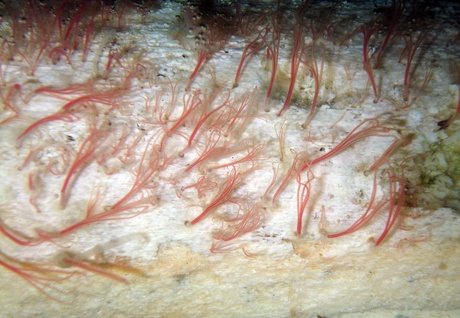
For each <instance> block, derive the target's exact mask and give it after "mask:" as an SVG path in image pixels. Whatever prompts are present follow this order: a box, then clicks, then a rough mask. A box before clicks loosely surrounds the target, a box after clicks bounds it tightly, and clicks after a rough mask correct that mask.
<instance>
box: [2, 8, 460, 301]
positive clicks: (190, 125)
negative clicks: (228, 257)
mask: <svg viewBox="0 0 460 318" xmlns="http://www.w3.org/2000/svg"><path fill="white" fill-rule="evenodd" d="M121 3H123V4H124V5H121ZM13 9H14V10H13ZM13 9H12V10H11V12H9V15H8V18H9V20H8V19H6V20H5V22H4V23H7V24H8V25H9V27H10V29H11V34H9V35H8V36H6V37H4V38H3V42H2V46H1V51H0V59H1V63H0V81H1V100H2V108H1V111H0V115H1V117H0V125H1V126H2V128H3V129H5V130H6V129H8V130H10V131H13V132H14V134H15V135H14V137H15V141H14V143H11V144H12V145H14V146H15V147H16V148H15V149H17V150H13V149H7V151H10V152H11V151H17V152H18V154H19V158H21V162H20V163H18V164H17V168H18V170H19V171H20V173H21V174H23V175H27V189H26V190H25V191H24V193H27V195H28V204H27V205H25V204H22V205H20V204H19V203H15V204H13V203H11V206H8V207H7V206H6V205H4V206H3V207H2V210H1V211H0V232H1V233H2V238H1V240H2V244H3V242H5V243H4V244H8V246H9V247H8V249H10V250H11V249H14V248H12V247H11V246H20V247H21V248H23V249H27V248H30V249H33V248H35V247H36V246H38V245H41V244H52V245H55V246H58V247H60V246H62V245H66V246H72V242H73V240H74V239H75V238H76V237H77V238H78V235H79V233H81V232H85V233H88V232H89V233H91V232H92V231H93V229H94V228H95V227H96V228H97V226H99V225H100V224H102V223H104V222H116V221H120V222H121V221H122V220H126V219H130V218H133V217H136V216H139V215H149V214H151V215H153V213H154V211H157V210H158V209H161V207H162V204H163V202H162V194H163V192H165V191H168V190H171V189H172V191H173V194H176V196H177V199H178V200H179V201H180V202H181V204H182V205H187V206H189V207H190V211H189V212H186V213H184V215H179V216H176V217H177V218H185V219H183V222H184V223H185V224H184V226H194V225H195V224H197V223H200V222H205V221H204V220H205V219H210V218H211V217H213V218H214V220H216V221H218V222H220V224H221V227H220V228H218V229H217V230H214V231H213V232H212V239H213V243H212V246H211V252H213V253H223V252H229V251H232V250H236V249H242V250H243V252H244V253H245V254H246V255H248V256H252V255H253V254H252V253H251V252H250V251H248V249H247V248H246V247H245V244H244V240H243V239H242V238H244V237H245V236H246V235H247V234H248V233H251V232H254V231H257V230H259V229H260V228H261V226H262V225H263V224H265V222H266V220H267V219H268V217H269V216H270V210H271V208H273V207H278V206H281V207H282V206H283V202H280V201H281V200H280V199H279V198H280V195H281V194H282V193H283V192H285V191H287V190H286V189H287V187H288V185H290V184H292V183H295V184H296V186H297V192H296V198H297V199H296V202H297V226H296V232H297V235H298V236H299V237H301V236H302V232H303V230H304V214H305V212H306V211H307V205H308V204H309V203H310V197H311V193H312V187H313V186H314V182H313V180H314V179H315V167H317V166H319V165H321V164H322V163H324V162H326V161H328V160H330V159H331V158H333V157H335V156H337V155H339V154H341V153H342V152H343V151H345V150H348V149H351V148H352V146H353V145H355V144H356V143H358V142H361V141H363V140H369V139H371V138H387V139H388V140H393V142H392V143H391V144H390V145H389V146H388V147H387V148H386V149H384V150H383V151H382V152H381V155H380V156H379V157H378V158H377V159H376V160H375V161H374V162H373V163H370V167H369V168H368V169H365V170H366V173H368V174H370V175H372V176H373V179H372V180H373V181H372V189H371V194H370V197H369V202H368V205H367V208H366V209H365V211H364V213H363V214H362V216H361V217H359V218H357V219H356V221H354V223H353V224H352V225H351V226H349V227H348V228H346V229H343V230H339V231H338V232H336V233H328V232H329V231H327V230H326V229H325V215H324V214H323V215H322V218H321V224H320V226H321V230H322V232H323V233H325V234H326V235H327V236H328V237H330V238H333V237H339V236H342V235H346V234H350V233H352V232H355V231H357V230H358V229H360V228H362V227H363V226H365V225H366V224H367V223H368V222H369V221H370V220H371V219H372V218H373V217H374V216H375V215H376V214H377V213H386V214H387V216H386V222H385V226H384V228H383V230H382V232H381V234H380V235H379V236H378V238H377V239H376V240H375V244H376V245H378V244H380V243H381V242H382V241H384V240H385V238H387V237H388V234H389V233H390V232H391V231H392V230H393V229H394V227H395V225H396V224H397V220H398V216H399V215H400V214H401V210H402V209H403V207H404V203H405V189H406V180H405V165H406V164H407V162H409V161H410V160H411V158H407V159H404V160H399V162H397V163H395V162H392V161H391V160H390V156H392V155H393V154H394V153H395V152H397V151H398V150H399V149H400V148H402V147H404V146H406V145H407V144H409V143H410V141H411V139H412V136H411V135H410V134H408V133H405V134H400V133H398V131H397V129H395V126H394V125H393V124H391V123H390V122H385V121H384V120H381V119H380V118H365V119H363V120H362V121H361V123H359V124H358V125H357V126H356V127H355V128H354V129H353V130H352V131H350V132H349V133H348V134H346V135H345V136H344V137H340V138H339V139H340V141H338V142H336V144H335V145H334V146H333V147H332V148H331V149H329V150H328V151H327V152H326V153H324V154H322V155H319V156H318V155H316V156H315V155H312V153H311V151H310V150H309V145H311V142H309V141H308V138H307V137H305V140H304V144H301V145H296V146H297V148H295V149H294V148H291V149H290V153H289V154H288V155H286V154H285V151H286V149H285V148H286V146H285V139H286V129H287V125H288V124H287V123H281V122H278V123H277V124H276V125H275V127H274V130H275V132H276V136H277V139H278V140H277V143H278V145H279V157H278V158H272V157H269V153H268V152H267V141H266V140H265V138H264V136H258V137H257V136H253V135H254V132H252V133H251V134H252V135H249V134H248V132H249V127H251V125H252V124H253V123H254V122H257V121H259V122H261V121H264V120H265V121H267V120H268V118H270V117H269V113H267V112H266V110H270V107H272V106H271V105H272V104H273V100H274V99H275V98H274V97H273V92H274V90H275V89H276V87H277V85H278V86H281V85H279V84H277V81H280V79H279V73H280V70H279V66H278V63H279V62H280V51H281V49H282V40H283V39H284V38H286V39H287V40H286V41H287V43H288V47H289V48H288V51H289V52H290V56H291V57H290V61H289V65H290V72H289V83H288V85H287V92H286V95H285V96H284V97H283V104H282V105H281V108H280V109H276V110H275V111H276V113H277V116H278V117H283V116H284V115H285V113H286V112H288V110H289V107H290V105H291V101H292V98H293V96H294V94H295V93H296V91H298V90H299V87H298V86H299V79H298V78H299V74H303V75H304V77H306V76H307V75H308V76H310V77H311V78H312V79H313V84H312V87H313V93H312V96H311V103H310V104H309V109H310V110H309V113H308V115H307V117H306V118H305V120H303V123H302V124H301V125H299V127H296V129H303V130H304V131H305V133H306V134H307V132H308V129H309V127H310V126H311V125H312V122H314V116H315V113H316V109H317V106H318V103H319V102H320V98H321V96H320V95H321V92H324V91H325V90H326V88H325V84H324V76H323V75H324V74H323V73H324V67H325V63H326V61H327V59H328V51H329V50H330V48H331V47H336V46H337V47H338V46H340V45H344V44H346V43H347V42H348V41H350V39H355V38H358V39H359V40H360V41H362V47H361V49H362V52H363V61H362V65H363V71H364V72H365V73H366V74H367V76H368V79H369V81H368V82H369V85H370V87H371V88H372V92H373V98H372V100H373V101H374V102H375V103H378V102H379V101H381V100H382V99H383V98H384V95H385V92H384V91H383V90H382V88H381V86H379V83H378V78H379V77H377V76H375V74H374V73H375V72H376V71H380V68H381V65H382V64H384V60H385V52H386V50H388V49H389V48H390V47H391V46H392V45H393V46H394V47H397V44H396V43H398V40H399V41H400V40H402V41H403V43H404V45H403V50H402V52H401V53H400V58H399V62H402V61H403V59H404V58H405V59H406V62H405V72H404V77H403V80H402V84H401V85H402V88H403V89H402V94H401V98H402V101H403V106H402V107H400V108H401V109H403V108H408V107H410V106H411V104H412V103H413V102H415V100H416V98H417V97H418V96H419V95H420V94H421V93H422V92H423V91H424V89H425V87H426V86H427V85H428V83H429V80H430V77H431V76H432V69H431V68H430V67H429V68H427V73H426V75H425V78H424V80H423V82H422V85H421V86H420V88H419V93H417V94H416V96H417V97H412V98H411V95H412V94H411V93H410V92H411V90H413V89H414V85H412V79H411V77H412V76H413V75H414V65H413V61H414V58H415V57H416V56H417V53H418V52H419V51H418V50H419V49H420V47H422V46H423V44H424V43H425V42H424V41H426V40H427V39H428V38H430V33H429V30H427V29H425V28H420V29H414V30H413V31H410V32H409V33H405V32H403V28H404V26H406V25H407V24H408V22H407V21H409V20H410V17H411V15H413V14H416V12H414V11H415V10H416V9H415V8H412V7H409V6H407V5H406V4H405V3H404V2H403V1H397V0H395V1H393V3H392V5H391V6H389V7H385V8H383V9H382V8H379V10H380V11H379V12H383V13H380V14H376V17H375V18H373V19H372V21H370V22H369V21H366V22H365V23H361V24H360V25H359V26H353V27H352V28H351V30H350V29H348V31H347V33H346V34H336V33H335V32H334V31H335V30H336V29H337V27H336V25H335V23H334V22H332V21H333V17H332V16H322V15H320V13H319V12H320V11H321V12H322V11H323V10H315V9H314V8H313V9H312V7H311V5H310V4H309V3H308V2H307V1H304V2H302V3H301V5H300V6H299V8H296V9H295V10H294V9H293V8H285V7H283V6H282V4H281V1H279V2H278V3H277V4H275V6H274V7H273V12H272V13H270V14H269V15H268V16H269V17H270V18H269V19H265V20H264V21H266V22H267V23H266V24H264V22H263V20H262V18H261V17H263V16H264V15H263V14H261V12H253V13H251V14H249V15H245V13H243V11H244V8H243V7H242V6H241V5H238V4H234V7H229V8H225V10H228V11H225V12H231V13H232V15H231V18H228V17H227V20H222V17H221V16H220V15H219V14H217V13H213V14H210V13H209V12H208V13H203V12H199V9H197V8H196V7H193V6H185V7H184V9H183V11H182V21H183V25H184V26H183V28H185V29H186V31H185V33H184V31H183V30H182V31H181V32H183V33H184V34H179V33H180V32H176V33H175V34H174V35H173V37H174V38H176V39H178V40H179V41H180V42H183V43H184V45H186V42H187V41H190V37H192V38H193V39H192V40H191V41H192V42H194V46H193V47H194V48H195V50H196V54H197V60H196V64H195V65H194V67H192V68H191V71H190V72H189V74H188V75H187V76H188V79H187V80H186V83H183V82H181V81H180V77H177V78H175V77H174V76H166V75H163V74H162V73H161V70H160V69H159V68H158V67H157V66H156V65H155V62H152V61H151V60H150V58H149V56H148V54H147V53H146V52H145V51H143V50H140V49H139V48H136V47H135V46H133V45H132V44H130V45H125V46H123V45H120V44H118V43H117V41H116V40H115V39H116V37H115V36H113V35H104V34H105V33H104V32H106V30H107V29H111V28H115V29H118V30H123V28H125V19H127V17H129V14H133V12H131V11H133V10H137V11H139V10H141V9H142V8H140V7H136V6H134V5H133V6H129V5H126V4H125V2H119V3H118V2H114V4H112V6H109V5H105V4H101V3H99V2H96V1H90V0H82V1H64V2H60V1H59V2H56V3H47V2H41V1H34V0H29V1H28V2H27V5H26V6H25V7H24V8H22V9H16V8H13ZM323 9H324V8H323ZM216 10H218V9H216ZM338 10H340V8H339V7H338V4H336V5H333V6H331V7H330V8H329V10H328V12H329V14H330V15H332V13H333V12H335V11H338ZM417 10H422V9H420V8H417ZM289 12H291V13H289ZM292 12H295V13H292ZM125 14H126V16H125ZM135 14H139V12H137V13H135ZM141 14H144V11H142V12H141ZM264 14H265V16H267V14H268V12H265V13H264ZM289 14H292V18H293V19H292V20H291V21H293V22H292V23H290V22H289V21H288V18H287V16H288V15H289ZM248 16H249V17H248ZM388 17H391V18H388ZM222 21H225V23H231V27H225V28H224V27H222V26H221V25H220V23H224V22H222ZM410 21H412V20H410ZM339 22H340V21H338V22H337V24H339ZM172 33H174V32H172ZM359 34H362V39H361V38H359ZM377 34H378V36H377ZM231 37H238V38H239V39H240V40H242V41H246V43H247V44H246V45H245V46H244V48H243V49H242V56H241V59H240V62H239V64H238V66H236V67H235V70H234V72H235V77H234V80H233V82H232V83H230V84H231V85H225V84H223V85H222V84H218V83H217V82H218V80H216V79H215V78H214V79H213V83H214V86H213V87H210V88H208V87H205V86H204V85H202V84H201V83H203V80H202V79H201V81H200V77H204V74H201V73H202V70H203V69H204V68H205V67H207V64H209V63H208V62H210V60H212V58H213V56H214V55H215V54H217V53H218V52H220V51H222V50H225V48H226V45H227V43H228V42H229V41H230V39H231ZM339 37H341V38H342V39H340V40H338V38H339ZM371 43H373V44H372V45H377V44H378V45H379V50H378V51H377V53H376V54H374V55H373V56H371V55H370V46H371ZM376 43H377V44H376ZM260 56H262V60H263V61H264V62H265V64H266V67H267V70H266V73H267V78H268V80H267V88H266V89H265V93H264V96H262V94H261V93H260V92H261V91H262V89H260V88H255V87H252V88H251V89H249V90H247V91H245V92H244V93H241V91H240V90H238V89H240V88H241V86H242V85H241V83H242V81H244V73H245V71H246V70H247V69H248V64H249V63H250V59H251V58H257V57H259V58H260ZM374 56H375V57H374ZM159 62H161V61H159ZM77 65H79V66H78V67H83V68H85V67H86V68H87V69H88V70H89V71H88V73H89V74H88V77H87V78H86V79H84V80H78V79H76V80H75V81H76V82H74V83H69V84H68V85H64V87H61V86H59V87H58V86H49V85H47V84H45V85H43V84H42V82H43V81H45V77H44V76H43V74H42V72H44V71H43V70H49V69H50V68H51V69H54V68H56V69H57V71H56V74H58V73H59V70H58V68H62V69H64V70H65V68H66V67H67V68H74V67H77ZM217 68H218V66H217ZM53 71H54V70H53ZM18 73H19V74H20V75H18ZM152 74H156V76H155V75H152ZM24 78H27V79H26V80H25V79H24ZM18 81H22V82H18ZM209 82H211V81H209ZM209 82H205V84H207V85H209V86H212V85H213V84H210V83H209ZM368 88H369V86H368V87H365V88H363V90H364V91H367V90H368ZM237 92H238V93H237ZM139 95H141V96H142V97H141V98H139ZM38 98H46V101H52V102H53V103H54V104H53V105H57V106H53V105H51V106H49V107H44V108H43V109H37V108H36V106H33V103H32V102H33V100H34V99H38ZM141 100H142V102H139V101H141ZM261 100H262V101H261ZM459 105H460V102H459ZM375 107H378V105H376V106H375ZM459 113H460V107H457V112H456V115H454V116H452V118H456V117H458V114H459ZM454 120H455V119H454ZM452 123H453V120H452V119H450V120H449V124H448V125H446V128H447V127H448V126H450V125H451V124H452ZM334 125H335V124H334ZM331 127H332V126H331ZM18 131H19V132H18ZM16 132H18V133H16ZM2 151H4V150H2ZM270 155H271V156H272V154H270ZM266 171H270V173H271V172H273V178H272V181H271V182H269V183H267V184H263V185H262V186H258V185H257V186H255V187H254V186H253V184H254V183H257V182H258V181H257V180H260V179H259V178H261V177H260V176H261V174H262V173H264V172H265V174H266ZM92 175H96V176H97V179H96V180H93V181H92V182H91V185H88V181H86V182H84V181H83V180H86V179H88V178H89V177H91V176H92ZM100 176H104V178H103V180H102V178H100ZM99 178H100V179H99ZM120 180H124V181H123V182H120ZM126 180H129V181H128V182H126ZM55 184H59V193H57V195H56V193H53V190H52V186H54V185H55ZM251 185H252V186H251ZM84 205H86V207H85V208H83V206H84ZM196 206H199V209H200V211H199V212H198V213H196V214H193V215H192V213H195V212H191V211H195V207H196ZM24 210H28V211H29V212H24ZM323 212H324V209H323ZM152 217H155V216H152ZM187 217H190V219H187ZM18 218H19V219H23V220H22V221H21V222H19V224H26V226H27V227H28V228H25V229H24V228H23V227H18V226H16V221H17V219H18ZM27 218H30V219H31V220H34V221H33V222H30V223H27ZM13 219H14V220H15V221H11V220H13ZM48 219H58V220H59V221H58V222H56V223H55V224H51V225H50V224H49V223H48V222H46V221H45V220H48ZM35 221H36V223H34V222H35ZM89 251H93V249H89ZM96 254H97V253H96V252H94V253H92V252H91V253H76V252H71V251H68V250H64V251H62V252H60V253H59V254H58V257H56V262H55V266H56V267H53V266H52V265H49V264H47V265H45V264H42V265H40V264H35V265H31V264H28V263H26V262H25V261H23V260H20V259H15V258H14V257H12V256H11V255H9V254H8V253H6V252H4V251H0V265H1V266H3V267H4V268H6V269H8V270H11V271H13V272H14V273H16V274H18V275H19V276H20V277H22V278H23V279H25V280H27V281H28V282H29V283H30V284H32V285H33V286H34V287H35V288H37V289H38V290H40V291H41V292H43V293H45V294H47V295H49V296H51V297H53V298H55V296H53V292H54V291H58V290H57V289H55V287H53V285H52V283H53V282H59V281H63V280H66V279H68V278H69V277H71V276H73V275H77V274H80V273H82V272H85V271H87V272H92V273H95V274H98V275H102V276H105V277H108V278H111V279H114V280H116V281H120V282H123V283H126V282H127V281H126V279H125V278H123V277H121V276H119V275H116V274H113V273H111V272H108V271H105V270H103V269H101V267H100V266H99V265H100V264H98V262H97V261H95V260H94V256H96Z"/></svg>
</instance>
